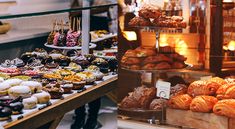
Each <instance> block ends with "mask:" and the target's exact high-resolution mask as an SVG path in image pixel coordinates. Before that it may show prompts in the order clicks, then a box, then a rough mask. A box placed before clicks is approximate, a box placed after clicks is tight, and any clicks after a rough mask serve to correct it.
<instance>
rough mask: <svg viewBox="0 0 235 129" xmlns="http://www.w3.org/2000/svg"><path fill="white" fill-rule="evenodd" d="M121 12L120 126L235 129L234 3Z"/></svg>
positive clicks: (180, 2)
mask: <svg viewBox="0 0 235 129" xmlns="http://www.w3.org/2000/svg"><path fill="white" fill-rule="evenodd" d="M119 5H120V9H119V28H118V29H119V35H118V41H119V47H118V58H119V71H118V89H117V90H118V127H119V128H120V129H124V128H131V129H132V128H133V129H134V128H138V127H139V128H150V129H155V128H161V129H172V128H176V129H178V128H185V129H186V128H187V129H188V128H190V129H191V128H192V129H222V128H223V129H234V128H235V125H234V120H235V119H234V118H235V114H234V113H235V98H234V97H232V94H234V93H235V92H234V91H233V90H232V89H233V88H235V85H234V81H233V80H234V67H235V64H234V63H235V62H234V60H233V57H234V44H235V43H234V37H233V32H234V29H233V23H234V7H235V1H233V0H119ZM232 87H233V88H232Z"/></svg>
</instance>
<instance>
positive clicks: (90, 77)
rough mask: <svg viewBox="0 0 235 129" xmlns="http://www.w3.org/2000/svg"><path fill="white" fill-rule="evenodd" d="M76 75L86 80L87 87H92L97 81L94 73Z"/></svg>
mask: <svg viewBox="0 0 235 129" xmlns="http://www.w3.org/2000/svg"><path fill="white" fill-rule="evenodd" d="M76 75H77V76H80V77H81V78H83V79H85V81H86V84H87V85H91V84H93V83H94V82H95V81H96V77H95V75H94V74H93V73H92V72H80V73H77V74H76Z"/></svg>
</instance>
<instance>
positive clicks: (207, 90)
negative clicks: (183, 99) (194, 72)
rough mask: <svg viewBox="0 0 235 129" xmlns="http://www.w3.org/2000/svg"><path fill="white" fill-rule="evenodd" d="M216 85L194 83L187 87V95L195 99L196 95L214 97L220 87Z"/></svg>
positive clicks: (213, 83)
mask: <svg viewBox="0 0 235 129" xmlns="http://www.w3.org/2000/svg"><path fill="white" fill-rule="evenodd" d="M220 86H221V85H219V84H218V83H215V82H212V81H202V80H199V81H194V82H193V83H191V84H190V85H189V87H188V92H187V93H188V94H189V95H191V96H193V97H195V96H198V95H212V96H213V95H215V93H216V91H217V89H218V88H219V87H220Z"/></svg>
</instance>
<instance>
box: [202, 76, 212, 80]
mask: <svg viewBox="0 0 235 129" xmlns="http://www.w3.org/2000/svg"><path fill="white" fill-rule="evenodd" d="M211 78H212V76H204V77H200V79H201V80H203V81H206V80H209V79H211Z"/></svg>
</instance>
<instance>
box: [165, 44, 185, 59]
mask: <svg viewBox="0 0 235 129" xmlns="http://www.w3.org/2000/svg"><path fill="white" fill-rule="evenodd" d="M162 49H164V48H162ZM165 49H166V47H165ZM170 49H171V48H170ZM165 51H167V50H165ZM169 51H173V50H169ZM169 56H170V57H171V58H172V59H173V60H175V61H179V62H184V61H186V60H187V58H186V57H185V56H183V55H180V54H178V53H174V54H170V55H169Z"/></svg>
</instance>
